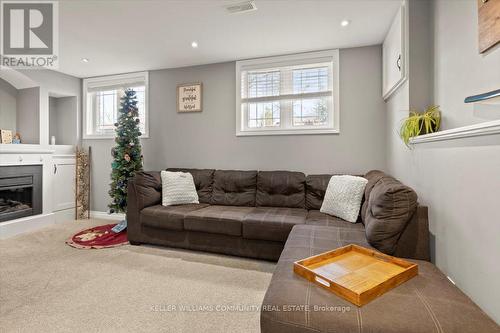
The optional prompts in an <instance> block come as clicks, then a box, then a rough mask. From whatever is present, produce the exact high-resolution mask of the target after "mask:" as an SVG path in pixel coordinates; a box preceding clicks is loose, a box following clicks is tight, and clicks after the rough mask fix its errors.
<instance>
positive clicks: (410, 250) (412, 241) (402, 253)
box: [394, 206, 431, 261]
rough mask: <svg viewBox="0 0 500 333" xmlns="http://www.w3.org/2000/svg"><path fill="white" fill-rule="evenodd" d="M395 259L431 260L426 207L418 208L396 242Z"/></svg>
mask: <svg viewBox="0 0 500 333" xmlns="http://www.w3.org/2000/svg"><path fill="white" fill-rule="evenodd" d="M394 256H396V257H402V258H410V259H419V260H426V261H430V260H431V255H430V241H429V218H428V210H427V207H426V206H418V207H417V210H416V211H415V213H414V214H413V216H412V218H411V219H410V221H409V222H408V224H407V225H406V227H405V229H404V230H403V232H402V233H401V237H400V238H399V240H398V243H397V247H396V251H395V253H394Z"/></svg>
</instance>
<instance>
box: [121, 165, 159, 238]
mask: <svg viewBox="0 0 500 333" xmlns="http://www.w3.org/2000/svg"><path fill="white" fill-rule="evenodd" d="M160 202H161V177H160V172H157V171H153V172H144V171H141V172H138V173H137V174H136V175H135V176H134V178H132V179H130V180H129V181H128V183H127V236H128V239H129V241H130V242H140V241H141V240H140V238H141V233H140V231H141V227H140V221H139V213H140V211H141V210H142V209H144V208H145V207H149V206H153V205H157V204H159V203H160Z"/></svg>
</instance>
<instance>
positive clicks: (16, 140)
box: [12, 133, 21, 145]
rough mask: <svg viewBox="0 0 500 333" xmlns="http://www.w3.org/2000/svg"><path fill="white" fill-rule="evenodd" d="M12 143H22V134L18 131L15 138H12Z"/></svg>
mask: <svg viewBox="0 0 500 333" xmlns="http://www.w3.org/2000/svg"><path fill="white" fill-rule="evenodd" d="M12 143H13V144H16V145H18V144H20V143H21V134H19V133H16V135H14V138H13V139H12Z"/></svg>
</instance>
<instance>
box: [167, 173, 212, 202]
mask: <svg viewBox="0 0 500 333" xmlns="http://www.w3.org/2000/svg"><path fill="white" fill-rule="evenodd" d="M167 171H173V172H189V173H190V174H191V175H192V176H193V180H194V185H195V186H196V192H198V198H199V200H200V203H210V201H211V199H212V186H213V182H214V173H215V170H213V169H189V168H168V169H167Z"/></svg>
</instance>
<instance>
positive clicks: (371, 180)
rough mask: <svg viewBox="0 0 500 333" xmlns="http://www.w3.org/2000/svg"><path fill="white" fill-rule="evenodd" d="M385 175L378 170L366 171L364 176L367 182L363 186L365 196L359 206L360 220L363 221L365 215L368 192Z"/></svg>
mask: <svg viewBox="0 0 500 333" xmlns="http://www.w3.org/2000/svg"><path fill="white" fill-rule="evenodd" d="M386 176H387V175H386V174H385V173H383V172H382V171H380V170H371V171H368V172H367V173H366V175H365V176H364V177H365V178H366V179H367V180H368V183H366V187H365V196H364V199H365V200H364V202H363V205H362V206H361V221H362V222H363V223H365V221H364V219H365V216H366V210H367V209H368V198H369V197H370V193H371V192H372V189H373V187H374V186H375V184H376V183H377V182H378V181H379V180H380V179H381V178H383V177H386Z"/></svg>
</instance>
